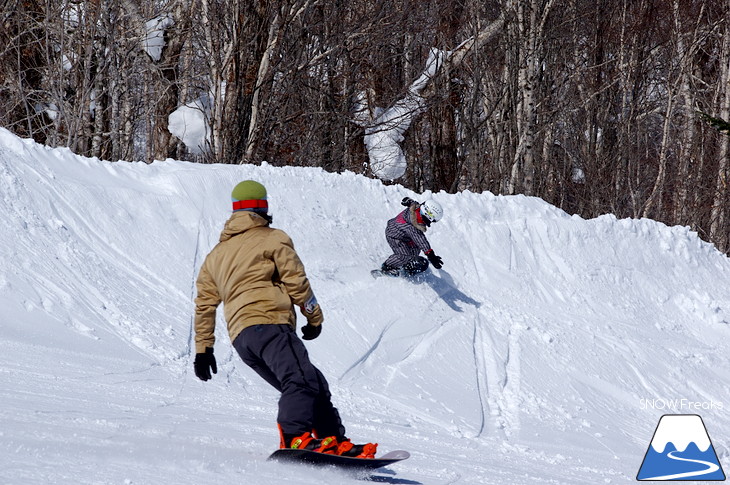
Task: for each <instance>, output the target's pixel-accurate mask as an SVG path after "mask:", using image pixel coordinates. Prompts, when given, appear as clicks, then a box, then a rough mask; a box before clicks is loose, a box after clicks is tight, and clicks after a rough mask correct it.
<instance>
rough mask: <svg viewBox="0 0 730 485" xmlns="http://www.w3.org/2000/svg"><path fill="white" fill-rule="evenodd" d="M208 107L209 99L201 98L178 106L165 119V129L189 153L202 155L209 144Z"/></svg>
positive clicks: (207, 97) (206, 97)
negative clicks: (181, 143) (183, 145)
mask: <svg viewBox="0 0 730 485" xmlns="http://www.w3.org/2000/svg"><path fill="white" fill-rule="evenodd" d="M210 105H211V100H210V97H209V96H201V97H200V98H198V99H196V100H195V101H192V102H190V103H187V104H184V105H182V106H178V107H177V109H175V111H173V112H172V113H170V115H169V116H168V117H167V123H168V125H167V129H168V130H169V131H170V133H171V134H172V135H173V136H175V137H177V138H178V139H179V140H180V141H182V142H183V143H184V144H185V146H186V147H187V149H188V150H189V151H190V152H191V153H194V154H200V153H204V152H205V150H206V147H207V146H208V143H209V142H210V131H209V130H208V122H207V119H208V116H209V115H210Z"/></svg>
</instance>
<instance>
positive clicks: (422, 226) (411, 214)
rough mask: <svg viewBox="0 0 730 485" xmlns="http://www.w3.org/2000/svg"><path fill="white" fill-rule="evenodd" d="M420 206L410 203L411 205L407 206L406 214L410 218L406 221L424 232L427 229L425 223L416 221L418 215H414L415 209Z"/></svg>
mask: <svg viewBox="0 0 730 485" xmlns="http://www.w3.org/2000/svg"><path fill="white" fill-rule="evenodd" d="M420 207H421V204H411V206H410V207H408V216H409V218H410V221H408V222H410V223H411V224H413V227H415V228H416V229H418V230H419V231H421V232H423V233H425V232H426V231H427V230H428V228H427V227H426V225H425V224H420V223H419V222H418V216H417V215H416V211H417V210H418V209H420Z"/></svg>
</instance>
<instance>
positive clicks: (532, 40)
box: [0, 0, 730, 253]
mask: <svg viewBox="0 0 730 485" xmlns="http://www.w3.org/2000/svg"><path fill="white" fill-rule="evenodd" d="M3 1H4V3H2V7H0V125H2V126H4V127H6V128H8V129H10V130H12V131H13V132H15V133H17V134H18V135H20V136H24V137H31V138H33V139H35V140H36V141H38V142H41V143H45V144H48V145H51V146H58V145H62V146H68V147H70V148H71V149H72V150H74V151H75V152H76V153H79V154H82V155H87V156H98V157H101V158H103V159H109V160H119V159H123V160H147V161H151V160H155V159H166V158H168V157H170V158H177V159H188V160H193V161H197V162H205V163H209V162H220V163H259V162H261V161H268V162H269V163H271V164H274V165H301V166H320V167H323V168H324V169H326V170H329V171H344V170H351V171H355V172H359V173H364V174H368V175H373V171H372V167H371V165H370V159H369V157H368V151H367V149H366V146H365V144H364V143H363V137H364V135H365V134H366V130H368V129H370V130H373V129H378V126H373V124H374V123H376V121H375V120H377V119H378V118H377V115H378V113H381V112H382V110H384V109H387V108H389V107H392V106H394V105H396V103H398V102H399V100H403V99H406V98H407V97H408V96H413V93H411V92H410V91H409V89H410V88H411V87H412V83H413V82H414V80H416V79H418V78H419V76H421V75H422V74H423V73H424V70H425V69H426V60H427V59H428V55H429V52H430V51H431V49H432V48H435V49H438V50H439V51H440V52H442V53H444V57H443V59H444V62H443V63H442V64H441V65H440V66H439V69H438V71H437V72H436V73H435V74H434V75H433V77H432V78H430V79H429V82H428V83H427V86H425V88H424V89H423V90H422V91H419V93H418V99H419V100H420V104H419V108H418V111H417V112H414V113H413V116H412V118H413V119H412V121H411V122H410V123H409V124H408V125H407V126H405V127H404V129H403V130H402V131H403V133H402V140H401V141H399V143H400V146H401V148H402V151H403V152H404V153H405V156H406V160H407V168H406V170H405V173H404V174H403V175H402V176H401V177H400V178H398V179H397V180H395V182H397V183H401V184H403V185H405V186H407V187H409V188H412V189H414V190H417V191H423V190H434V191H438V190H446V191H449V192H455V191H459V190H465V189H468V190H471V191H477V192H478V191H484V190H489V191H491V192H494V193H500V194H527V195H534V196H538V197H541V198H543V199H545V200H547V201H548V202H550V203H552V204H554V205H556V206H558V207H561V208H563V209H564V210H566V211H568V212H570V213H577V214H580V215H582V216H584V217H594V216H597V215H599V214H603V213H607V212H611V213H614V214H616V215H617V216H618V217H651V218H654V219H657V220H660V221H663V222H666V223H668V224H681V225H688V226H690V227H692V228H693V229H694V230H696V231H698V232H699V233H700V235H701V236H702V237H703V238H705V239H706V240H709V241H712V242H713V243H715V244H716V245H717V247H718V248H719V249H720V250H722V251H724V252H726V253H727V252H728V251H730V213H729V212H730V189H729V188H728V172H729V170H730V169H729V167H728V157H730V136H727V131H725V132H723V131H722V126H723V125H722V124H721V123H722V122H727V120H730V31H729V30H730V25H729V22H730V4H729V3H728V2H726V1H722V2H720V1H713V0H590V1H589V0H562V1H560V2H557V1H555V0H418V1H417V0H379V1H375V0H347V1H346V0H326V1H325V0H281V1H266V0H245V1H241V0H239V1H235V0H234V1H232V0H153V1H150V2H142V1H141V0H90V1H79V0H73V1H72V0H3ZM168 20H169V21H168ZM156 24H159V25H164V28H163V29H162V30H161V31H160V35H161V36H163V37H162V38H163V39H164V47H162V48H161V50H160V51H159V55H154V53H152V54H151V53H150V50H149V48H148V47H149V42H150V26H151V25H153V26H154V25H156ZM146 47H147V48H146ZM201 99H202V100H205V102H204V103H198V104H197V105H198V106H204V107H205V109H204V112H203V113H202V115H204V116H205V120H206V122H207V126H208V137H207V139H206V143H205V147H204V148H203V149H202V150H194V149H191V147H187V146H185V144H183V143H182V142H181V140H180V139H178V138H176V137H175V136H173V135H172V134H171V133H170V130H169V129H168V128H169V127H168V123H169V120H168V116H169V115H170V114H171V113H172V112H173V111H175V109H177V107H179V106H181V105H184V104H186V103H191V102H194V101H196V100H201ZM356 101H358V102H357V103H356ZM356 106H359V108H356Z"/></svg>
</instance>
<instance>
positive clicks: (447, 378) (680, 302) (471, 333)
mask: <svg viewBox="0 0 730 485" xmlns="http://www.w3.org/2000/svg"><path fill="white" fill-rule="evenodd" d="M247 178H254V179H256V180H259V181H261V182H262V183H264V184H265V185H266V186H267V188H268V190H269V203H270V206H271V211H272V214H273V216H274V225H275V226H276V227H279V228H282V229H284V230H285V231H287V232H288V233H289V234H290V235H291V237H292V238H293V240H294V243H295V245H296V247H297V249H298V251H299V252H300V255H301V256H302V259H303V261H304V263H305V266H306V268H307V271H308V274H309V276H310V278H311V280H312V285H313V288H314V290H315V292H316V293H317V297H318V299H319V301H320V303H321V304H322V306H323V309H324V314H325V324H324V325H325V326H324V332H323V333H322V336H321V337H320V338H318V339H317V340H315V341H312V342H308V343H307V346H308V348H309V351H310V354H311V356H312V359H313V361H314V362H315V363H316V364H317V365H318V366H319V367H320V368H321V369H322V371H323V372H324V374H325V375H326V376H327V377H328V379H329V380H330V384H331V388H332V391H333V395H334V401H335V403H336V405H337V406H338V407H339V409H340V412H341V414H342V416H343V419H344V421H345V424H346V425H347V427H348V434H349V435H350V436H351V437H352V438H354V439H355V440H364V439H366V440H377V441H379V442H380V449H381V451H388V450H392V449H400V448H403V449H408V450H409V451H411V452H412V457H411V459H409V460H407V461H405V462H403V463H401V464H399V465H396V466H393V467H392V469H390V470H385V471H383V473H381V475H382V477H381V478H380V480H381V481H385V482H386V483H388V482H390V483H424V484H434V483H458V484H486V483H494V484H497V483H500V484H504V483H509V484H533V483H546V482H552V483H574V484H584V483H595V482H599V481H600V482H603V483H628V482H631V481H633V480H634V477H635V475H636V472H637V470H638V468H639V466H640V464H641V460H642V458H643V456H644V453H645V451H646V449H647V446H648V444H649V442H650V440H651V437H652V432H653V430H654V428H655V426H656V423H657V421H658V419H659V417H660V416H661V415H662V414H664V413H666V412H680V413H682V412H684V413H698V414H701V415H702V418H703V420H704V422H705V423H706V425H707V427H708V431H709V433H710V436H711V437H712V439H713V444H714V446H715V448H716V449H717V450H718V454H719V455H720V459H721V461H722V462H723V464H724V465H725V466H726V469H727V456H728V444H727V438H726V436H728V432H730V421H728V417H727V413H726V412H725V408H724V406H730V403H729V402H726V399H727V397H726V396H728V384H727V382H728V377H729V376H730V366H729V365H728V357H727V356H728V355H730V343H728V342H730V339H728V336H729V334H730V327H729V325H728V324H729V323H730V295H729V294H728V291H727V288H728V283H730V261H729V260H728V258H727V257H725V256H723V255H722V254H720V253H718V252H717V251H716V250H715V249H714V248H713V247H712V246H711V245H709V244H707V243H704V242H702V241H701V240H700V239H699V238H698V237H697V235H696V234H694V233H693V232H691V231H689V230H688V229H687V228H683V227H667V226H664V225H662V224H659V223H657V222H654V221H651V220H618V219H616V218H615V217H613V216H609V215H607V216H603V217H599V218H597V219H593V220H583V219H581V218H579V217H577V216H570V215H568V214H566V213H564V212H563V211H560V210H558V209H556V208H555V207H552V206H550V205H548V204H546V203H545V202H543V201H541V200H539V199H535V198H527V197H522V196H515V197H501V196H494V195H492V194H489V193H483V194H475V193H469V192H465V193H461V194H456V195H451V194H446V193H436V194H414V193H412V192H410V191H408V190H405V189H403V188H402V187H399V186H390V187H385V186H383V185H382V184H381V183H380V182H379V181H376V180H370V179H366V178H364V177H361V176H358V175H355V174H352V173H344V174H341V175H337V174H329V173H326V172H324V171H322V170H320V169H313V168H291V167H289V168H275V167H271V166H268V165H263V166H261V167H256V166H248V165H244V166H223V165H194V164H190V163H185V162H177V161H167V162H155V163H153V164H150V165H147V164H144V163H129V162H115V163H111V162H104V161H99V160H96V159H87V158H82V157H78V156H75V155H73V154H72V153H71V152H70V151H68V150H66V149H49V148H46V147H43V146H39V145H36V144H34V143H32V142H30V141H28V140H21V139H19V138H17V137H15V136H13V135H11V134H10V133H9V132H7V131H5V130H3V129H0V221H1V224H2V227H3V230H2V231H0V268H1V270H0V290H2V291H0V317H1V318H0V320H1V321H2V325H0V344H1V345H2V348H3V352H2V353H0V400H2V402H3V407H2V409H0V422H1V423H2V426H0V481H2V482H3V483H206V482H213V483H244V482H245V483H257V484H281V483H292V484H294V483H297V484H300V483H304V484H310V483H311V484H315V483H317V484H319V483H322V482H323V481H325V482H327V483H334V482H337V483H343V484H344V483H358V481H357V477H351V476H348V475H341V474H339V473H337V472H334V471H331V470H310V469H306V470H305V472H304V473H302V470H300V469H296V468H292V467H290V466H286V465H281V464H276V463H268V462H266V461H265V458H266V456H267V455H268V453H269V452H270V451H271V450H272V449H274V448H275V447H276V446H277V443H278V438H277V436H276V429H275V416H276V400H277V395H276V392H275V391H273V390H272V389H270V388H269V387H267V385H266V384H264V383H263V382H262V381H261V380H260V379H259V378H258V377H257V376H256V375H254V374H253V373H252V372H251V371H250V370H249V369H248V368H246V367H245V366H244V365H243V364H242V363H241V362H240V361H239V359H238V357H237V356H236V355H235V354H234V352H233V350H232V348H231V346H230V343H229V342H228V341H227V337H226V335H225V330H224V327H223V325H219V335H218V340H219V343H218V344H217V346H216V356H217V358H218V363H219V372H218V374H217V375H216V376H215V377H214V379H213V380H212V381H210V382H208V383H202V382H200V381H198V380H197V379H196V378H195V376H194V375H193V373H192V372H191V369H192V358H193V355H191V324H192V318H191V316H192V310H193V304H192V298H193V296H194V285H193V282H194V278H195V276H196V274H197V269H198V267H199V265H200V263H201V262H202V258H203V257H204V256H205V255H206V254H207V252H208V251H209V250H210V249H211V248H212V247H213V245H214V244H215V243H216V242H217V239H218V234H219V232H220V229H221V227H222V224H223V222H224V221H225V220H226V218H227V217H228V215H229V210H230V208H229V205H230V198H229V197H230V195H229V194H230V190H231V188H232V187H233V186H234V185H235V184H236V183H237V182H239V181H241V180H244V179H247ZM406 195H407V196H411V197H415V198H420V199H425V198H427V197H433V198H434V199H435V200H437V201H438V202H440V203H441V204H442V205H443V206H444V210H445V216H444V219H443V220H442V221H441V222H439V223H438V224H436V225H434V226H433V227H432V228H431V229H430V230H429V232H428V237H429V238H430V241H431V243H432V245H433V246H434V248H435V249H436V251H437V253H438V254H439V255H441V256H442V257H443V260H444V268H443V270H441V271H436V270H434V271H433V273H432V274H431V276H429V277H428V278H426V279H425V280H424V281H422V282H420V283H418V282H417V283H413V282H409V281H405V280H397V279H395V280H394V279H383V278H381V279H377V280H375V279H372V278H371V277H370V275H369V270H370V269H371V268H374V267H376V266H378V265H379V264H380V263H381V262H382V261H383V260H384V259H385V257H387V256H388V254H389V253H388V247H387V244H386V242H385V239H384V236H383V230H384V226H385V222H386V221H387V219H388V218H390V217H393V216H394V215H395V214H396V213H397V212H398V211H399V210H400V209H401V206H400V204H399V202H400V200H401V199H402V197H404V196H406ZM682 400H683V401H682ZM678 402H687V403H698V404H697V405H696V406H695V408H694V409H674V410H670V409H667V406H670V405H671V403H678ZM333 474H334V475H335V477H334V478H333Z"/></svg>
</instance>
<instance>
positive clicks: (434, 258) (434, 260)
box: [426, 249, 444, 269]
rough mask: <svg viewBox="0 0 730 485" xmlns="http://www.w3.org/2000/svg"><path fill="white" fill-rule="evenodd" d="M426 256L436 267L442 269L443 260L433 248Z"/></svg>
mask: <svg viewBox="0 0 730 485" xmlns="http://www.w3.org/2000/svg"><path fill="white" fill-rule="evenodd" d="M426 257H427V258H428V260H429V261H430V262H431V264H432V265H433V267H434V268H436V269H441V266H443V265H444V262H443V260H442V259H441V258H440V257H439V256H436V253H434V252H433V249H432V250H430V251H429V252H427V253H426Z"/></svg>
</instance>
